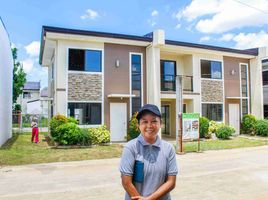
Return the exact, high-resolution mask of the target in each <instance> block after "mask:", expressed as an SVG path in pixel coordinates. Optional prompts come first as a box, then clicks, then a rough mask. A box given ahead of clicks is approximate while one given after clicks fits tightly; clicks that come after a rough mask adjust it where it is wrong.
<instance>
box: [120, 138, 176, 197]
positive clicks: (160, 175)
mask: <svg viewBox="0 0 268 200" xmlns="http://www.w3.org/2000/svg"><path fill="white" fill-rule="evenodd" d="M135 160H139V161H143V162H144V181H143V183H137V182H133V184H134V186H135V187H136V189H137V190H138V192H139V193H140V194H141V195H142V196H145V197H146V196H149V195H151V194H152V193H154V192H155V191H156V190H157V189H158V188H159V187H160V186H161V185H162V184H164V183H165V181H166V178H167V176H176V175H177V173H178V169H177V164H176V154H175V151H174V147H173V146H172V145H171V144H170V143H168V142H166V141H163V140H161V139H160V138H159V137H158V136H157V139H156V141H155V143H154V144H149V143H147V142H146V141H145V139H144V137H143V136H142V134H140V135H139V136H138V137H137V138H135V139H133V140H131V141H129V142H128V143H127V144H126V146H125V148H124V151H123V154H122V158H121V162H120V167H119V170H120V172H121V174H122V175H127V176H133V173H134V164H135ZM129 199H131V198H130V197H129V195H128V194H127V193H126V197H125V200H129ZM169 199H170V195H169V193H168V194H166V195H165V196H164V197H162V198H161V200H169Z"/></svg>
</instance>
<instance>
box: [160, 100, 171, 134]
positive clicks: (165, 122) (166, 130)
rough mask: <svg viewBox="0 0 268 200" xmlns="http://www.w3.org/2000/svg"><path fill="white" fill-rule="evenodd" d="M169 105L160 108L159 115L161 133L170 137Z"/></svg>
mask: <svg viewBox="0 0 268 200" xmlns="http://www.w3.org/2000/svg"><path fill="white" fill-rule="evenodd" d="M169 108H170V107H169V105H163V106H161V113H162V117H161V118H162V127H161V132H162V134H164V135H170V117H169V115H170V114H169V113H170V109H169Z"/></svg>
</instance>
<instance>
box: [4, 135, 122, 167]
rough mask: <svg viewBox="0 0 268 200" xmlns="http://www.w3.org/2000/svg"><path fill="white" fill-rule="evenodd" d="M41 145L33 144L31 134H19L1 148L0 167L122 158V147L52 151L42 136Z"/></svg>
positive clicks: (108, 146)
mask: <svg viewBox="0 0 268 200" xmlns="http://www.w3.org/2000/svg"><path fill="white" fill-rule="evenodd" d="M39 136H40V143H38V144H35V143H31V134H30V133H24V134H19V135H18V134H17V135H15V136H14V137H13V138H12V139H11V140H10V141H8V142H7V143H6V144H5V145H4V146H3V147H2V148H0V166H1V165H2V166H3V165H24V164H34V163H49V162H62V161H77V160H92V159H104V158H116V157H120V156H121V153H122V149H123V147H122V145H119V144H115V145H107V146H94V147H90V148H76V149H52V148H50V147H49V146H48V145H47V143H46V142H45V141H44V134H43V133H41V134H40V135H39Z"/></svg>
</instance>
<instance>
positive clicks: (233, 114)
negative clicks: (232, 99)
mask: <svg viewBox="0 0 268 200" xmlns="http://www.w3.org/2000/svg"><path fill="white" fill-rule="evenodd" d="M239 116H240V114H239V104H229V125H231V126H233V127H234V128H235V134H236V135H238V134H239V133H240V117H239Z"/></svg>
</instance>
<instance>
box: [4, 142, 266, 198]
mask: <svg viewBox="0 0 268 200" xmlns="http://www.w3.org/2000/svg"><path fill="white" fill-rule="evenodd" d="M267 155H268V146H262V147H253V148H244V149H233V150H220V151H207V152H204V153H191V154H185V155H178V156H177V160H178V162H179V165H180V175H179V176H178V179H177V186H176V188H175V189H174V190H173V192H172V199H174V200H183V199H185V200H186V199H187V200H189V199H191V200H195V199H196V200H197V199H198V200H201V199H202V200H212V199H213V200H214V199H215V200H226V199H228V200H264V199H268V156H267ZM118 163H119V159H106V160H91V161H80V162H65V163H50V164H38V165H24V166H17V167H3V168H1V169H0V200H15V199H17V200H26V199H27V200H32V199H35V200H36V199H41V200H43V199H53V200H58V199H60V200H62V199H80V200H83V199H85V200H86V199H87V200H89V199H90V200H91V199H92V200H93V199H94V200H107V199H109V200H119V199H123V196H124V191H123V189H122V187H121V184H120V174H119V172H118Z"/></svg>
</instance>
